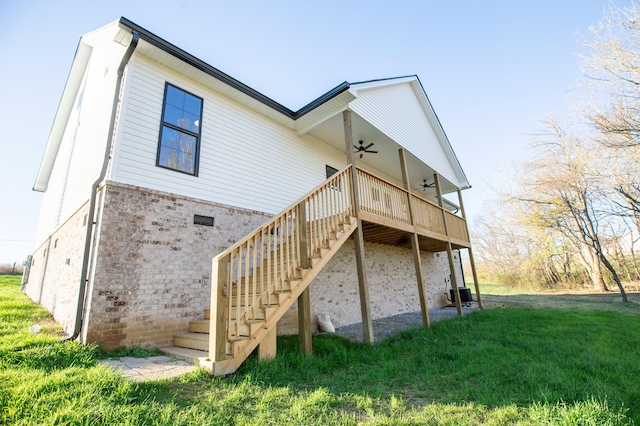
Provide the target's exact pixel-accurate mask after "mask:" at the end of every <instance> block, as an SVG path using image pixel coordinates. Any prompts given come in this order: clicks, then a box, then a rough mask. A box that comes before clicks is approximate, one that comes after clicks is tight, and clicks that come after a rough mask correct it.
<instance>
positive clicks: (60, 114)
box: [34, 17, 468, 191]
mask: <svg viewBox="0 0 640 426" xmlns="http://www.w3.org/2000/svg"><path fill="white" fill-rule="evenodd" d="M118 28H119V29H120V32H119V33H118V35H117V36H115V37H114V38H112V40H115V41H118V42H120V43H121V44H123V45H125V44H126V42H127V41H128V40H125V36H126V34H123V33H124V32H128V33H133V32H135V33H137V34H138V35H139V38H140V40H141V41H142V42H145V43H147V45H148V46H152V47H153V48H156V49H159V50H160V51H161V52H163V53H164V54H166V55H169V56H170V57H173V58H175V59H177V60H179V61H180V62H182V63H186V64H188V65H190V66H191V67H193V68H194V69H195V70H197V71H199V72H202V73H204V74H206V75H207V76H208V77H210V78H212V79H214V80H216V81H218V82H219V83H222V84H223V85H224V86H228V87H229V88H231V89H233V91H235V93H236V96H232V97H235V98H236V99H237V100H239V101H240V102H243V101H244V103H246V104H248V106H249V107H252V108H254V109H257V110H259V112H262V113H263V114H265V115H267V116H268V117H270V118H273V119H275V120H276V121H279V122H281V123H282V124H285V125H288V126H290V127H294V128H296V130H297V132H298V134H301V133H304V132H305V130H308V129H310V128H312V127H313V126H314V125H317V123H319V122H321V121H323V120H326V119H327V117H328V114H329V115H330V114H334V113H335V112H336V111H340V110H344V109H346V108H347V105H348V103H349V102H350V101H352V100H353V99H355V98H356V94H357V92H358V91H359V90H364V89H366V88H369V87H374V86H376V87H382V86H385V85H394V84H398V83H405V82H410V83H412V87H413V88H414V91H415V92H416V96H417V97H418V99H419V100H420V103H421V105H422V108H423V109H424V111H425V114H426V115H427V116H428V117H429V119H430V121H431V122H432V124H433V127H434V128H435V130H436V132H437V134H438V138H439V139H440V141H441V144H442V145H443V147H444V148H445V150H446V151H447V155H448V157H449V158H450V159H452V160H453V162H454V163H455V166H456V167H457V168H458V169H459V172H460V173H461V175H462V176H463V181H464V182H465V183H466V182H467V180H466V177H464V171H463V170H462V167H461V166H460V163H459V161H458V159H457V157H456V156H455V153H454V152H453V148H452V147H451V144H450V142H449V140H448V138H447V136H446V134H445V133H444V129H443V128H442V125H441V124H440V121H439V119H438V117H437V116H436V114H435V111H434V110H433V107H432V105H431V102H430V101H429V99H428V97H427V94H426V92H425V91H424V88H423V86H422V83H421V82H420V80H419V79H418V77H417V76H416V75H410V76H402V77H392V78H383V79H376V80H368V81H361V82H356V83H349V82H346V81H345V82H343V83H341V84H339V85H337V86H336V87H334V88H333V89H331V90H329V91H328V92H326V93H325V94H323V95H321V96H320V97H318V98H317V99H314V100H313V101H311V102H310V103H308V104H307V105H305V106H303V107H302V108H300V109H299V110H297V111H293V110H291V109H289V108H287V107H285V106H284V105H282V104H280V103H278V102H276V101H275V100H273V99H271V98H269V97H267V96H265V95H264V94H262V93H260V92H258V91H257V90H255V89H253V88H251V87H249V86H247V85H246V84H244V83H242V82H240V81H238V80H236V79H235V78H233V77H231V76H230V75H228V74H226V73H224V72H222V71H220V70H219V69H217V68H215V67H213V66H211V65H209V64H207V63H206V62H204V61H202V60H201V59H198V58H196V57H195V56H193V55H191V54H190V53H188V52H186V51H184V50H182V49H180V48H179V47H177V46H175V45H173V44H172V43H169V42H168V41H166V40H164V39H163V38H161V37H159V36H157V35H155V34H153V33H152V32H150V31H148V30H146V29H145V28H143V27H141V26H139V25H137V24H135V23H134V22H132V21H130V20H128V19H126V18H124V17H121V18H120V19H119V20H117V21H115V22H113V23H111V24H109V25H106V26H105V27H103V28H101V29H98V30H96V31H93V32H92V33H89V34H87V35H85V36H83V37H81V39H80V42H79V43H78V48H77V50H76V55H75V57H74V61H73V64H72V67H71V71H70V74H69V77H68V79H67V83H66V85H65V89H64V91H63V95H62V99H61V101H60V105H59V107H58V111H57V113H56V117H55V119H54V123H53V126H52V130H51V134H50V136H49V141H48V143H47V148H46V150H45V154H44V156H43V159H42V163H41V165H40V169H39V171H38V177H37V179H36V183H35V185H34V190H36V191H45V190H46V188H47V185H48V181H49V177H50V175H51V172H52V169H53V164H54V162H55V157H56V155H57V152H58V149H59V146H60V143H61V140H62V135H63V133H64V129H65V126H66V121H67V119H68V117H69V113H70V111H71V108H72V107H73V102H74V99H75V96H76V94H77V93H78V89H79V87H80V84H81V80H82V75H83V73H84V70H85V68H86V66H87V63H88V62H89V58H90V55H91V51H92V47H91V44H90V42H89V44H87V43H86V42H85V38H87V37H88V40H91V37H95V36H93V34H97V33H99V32H101V31H106V30H114V29H118ZM145 43H140V44H139V45H138V48H137V50H143V49H145ZM166 55H165V57H166ZM323 108H324V110H326V111H323ZM310 112H314V113H315V116H308V117H305V116H307V115H308V114H309V113H310ZM274 113H275V114H274ZM303 117H305V119H304V120H301V119H302V118H303ZM466 185H467V186H466V187H468V183H467V184H466Z"/></svg>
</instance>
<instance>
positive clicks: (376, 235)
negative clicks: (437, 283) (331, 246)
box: [362, 221, 465, 252]
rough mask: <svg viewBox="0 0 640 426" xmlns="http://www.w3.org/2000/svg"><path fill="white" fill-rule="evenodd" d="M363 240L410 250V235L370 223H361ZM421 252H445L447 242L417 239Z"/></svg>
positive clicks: (453, 245)
mask: <svg viewBox="0 0 640 426" xmlns="http://www.w3.org/2000/svg"><path fill="white" fill-rule="evenodd" d="M362 230H363V232H364V240H365V241H367V242H371V243H377V244H385V245H389V246H395V247H404V248H411V234H410V233H409V232H406V231H403V230H401V229H396V228H390V227H388V226H384V225H380V224H377V223H372V222H366V221H363V222H362ZM418 241H419V244H420V250H421V251H428V252H440V251H446V250H447V242H446V241H443V240H438V239H435V238H427V237H425V236H423V235H420V236H419V237H418ZM451 245H452V247H453V249H460V248H465V247H464V246H461V245H457V244H454V243H452V244H451Z"/></svg>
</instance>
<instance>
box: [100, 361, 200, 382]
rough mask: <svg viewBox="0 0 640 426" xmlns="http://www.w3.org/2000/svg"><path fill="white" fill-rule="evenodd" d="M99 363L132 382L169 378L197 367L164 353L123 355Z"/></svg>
mask: <svg viewBox="0 0 640 426" xmlns="http://www.w3.org/2000/svg"><path fill="white" fill-rule="evenodd" d="M100 363H101V364H104V365H106V366H108V367H110V368H111V369H112V370H114V371H118V372H120V373H122V376H123V377H124V378H125V379H130V380H133V381H134V382H144V381H148V380H160V379H170V378H173V377H177V376H180V375H181V374H185V373H190V372H192V371H194V370H195V369H196V368H197V367H196V366H195V365H194V364H193V363H190V362H187V361H183V360H181V359H176V358H171V357H168V356H164V355H161V356H152V357H148V358H134V357H130V356H123V357H120V358H108V359H103V360H101V361H100Z"/></svg>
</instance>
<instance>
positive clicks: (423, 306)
mask: <svg viewBox="0 0 640 426" xmlns="http://www.w3.org/2000/svg"><path fill="white" fill-rule="evenodd" d="M398 155H399V156H400V168H401V169H402V183H403V184H404V189H406V190H407V203H408V204H407V206H408V210H409V220H411V225H412V226H413V227H414V229H415V225H416V223H415V220H414V217H413V201H412V198H413V197H412V196H411V185H410V182H409V169H408V168H407V160H406V158H405V155H404V148H400V149H398ZM411 251H412V253H413V263H414V265H415V268H416V281H417V284H418V296H419V298H420V313H421V314H422V325H424V326H425V327H429V325H430V324H429V308H428V306H427V296H426V292H425V288H424V273H423V271H422V258H421V257H420V241H419V239H418V233H417V232H415V231H414V232H413V233H412V234H411Z"/></svg>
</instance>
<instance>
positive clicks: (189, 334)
mask: <svg viewBox="0 0 640 426" xmlns="http://www.w3.org/2000/svg"><path fill="white" fill-rule="evenodd" d="M173 336H174V337H181V338H190V339H196V340H209V335H208V334H207V333H193V332H184V333H176V334H174V335H173Z"/></svg>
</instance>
